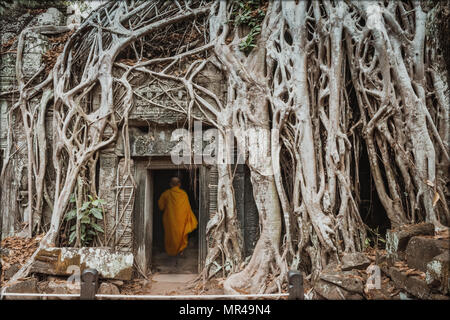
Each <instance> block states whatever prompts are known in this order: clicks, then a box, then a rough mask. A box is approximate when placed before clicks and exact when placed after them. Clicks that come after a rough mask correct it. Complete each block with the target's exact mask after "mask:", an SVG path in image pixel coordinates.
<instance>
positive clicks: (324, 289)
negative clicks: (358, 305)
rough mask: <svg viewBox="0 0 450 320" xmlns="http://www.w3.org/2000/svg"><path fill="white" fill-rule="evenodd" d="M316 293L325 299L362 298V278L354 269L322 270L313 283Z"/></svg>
mask: <svg viewBox="0 0 450 320" xmlns="http://www.w3.org/2000/svg"><path fill="white" fill-rule="evenodd" d="M314 290H315V291H316V293H317V294H319V295H320V296H321V297H323V298H325V299H327V300H360V299H363V291H364V279H363V278H362V277H360V276H359V275H358V273H357V272H356V271H333V270H330V269H326V270H323V271H322V272H321V274H320V279H319V280H318V281H316V283H315V284H314Z"/></svg>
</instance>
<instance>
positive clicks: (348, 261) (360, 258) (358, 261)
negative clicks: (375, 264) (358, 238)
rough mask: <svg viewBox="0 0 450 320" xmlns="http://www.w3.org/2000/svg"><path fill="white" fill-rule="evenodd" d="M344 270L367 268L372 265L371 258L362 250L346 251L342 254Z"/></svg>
mask: <svg viewBox="0 0 450 320" xmlns="http://www.w3.org/2000/svg"><path fill="white" fill-rule="evenodd" d="M341 261H342V267H341V269H342V271H348V270H352V269H366V268H367V267H368V266H369V265H370V260H369V258H367V257H366V255H365V254H364V253H362V252H353V253H346V254H344V255H343V256H342V259H341Z"/></svg>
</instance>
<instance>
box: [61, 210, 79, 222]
mask: <svg viewBox="0 0 450 320" xmlns="http://www.w3.org/2000/svg"><path fill="white" fill-rule="evenodd" d="M76 216H77V210H76V209H72V210H70V211H69V212H67V213H66V215H65V216H64V219H66V220H67V221H70V220H72V219H73V218H75V217H76Z"/></svg>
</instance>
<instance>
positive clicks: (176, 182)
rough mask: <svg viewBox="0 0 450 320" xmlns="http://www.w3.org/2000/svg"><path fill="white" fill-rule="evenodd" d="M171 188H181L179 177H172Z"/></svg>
mask: <svg viewBox="0 0 450 320" xmlns="http://www.w3.org/2000/svg"><path fill="white" fill-rule="evenodd" d="M170 186H171V187H179V186H181V180H180V178H178V177H172V178H171V179H170Z"/></svg>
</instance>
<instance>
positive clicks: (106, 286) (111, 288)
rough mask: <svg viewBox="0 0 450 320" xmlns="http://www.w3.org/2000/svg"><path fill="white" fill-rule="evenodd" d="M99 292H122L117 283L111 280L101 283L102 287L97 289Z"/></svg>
mask: <svg viewBox="0 0 450 320" xmlns="http://www.w3.org/2000/svg"><path fill="white" fill-rule="evenodd" d="M97 293H98V294H120V291H119V288H117V286H116V285H114V284H112V283H109V282H103V283H102V284H100V287H99V288H98V290H97Z"/></svg>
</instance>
